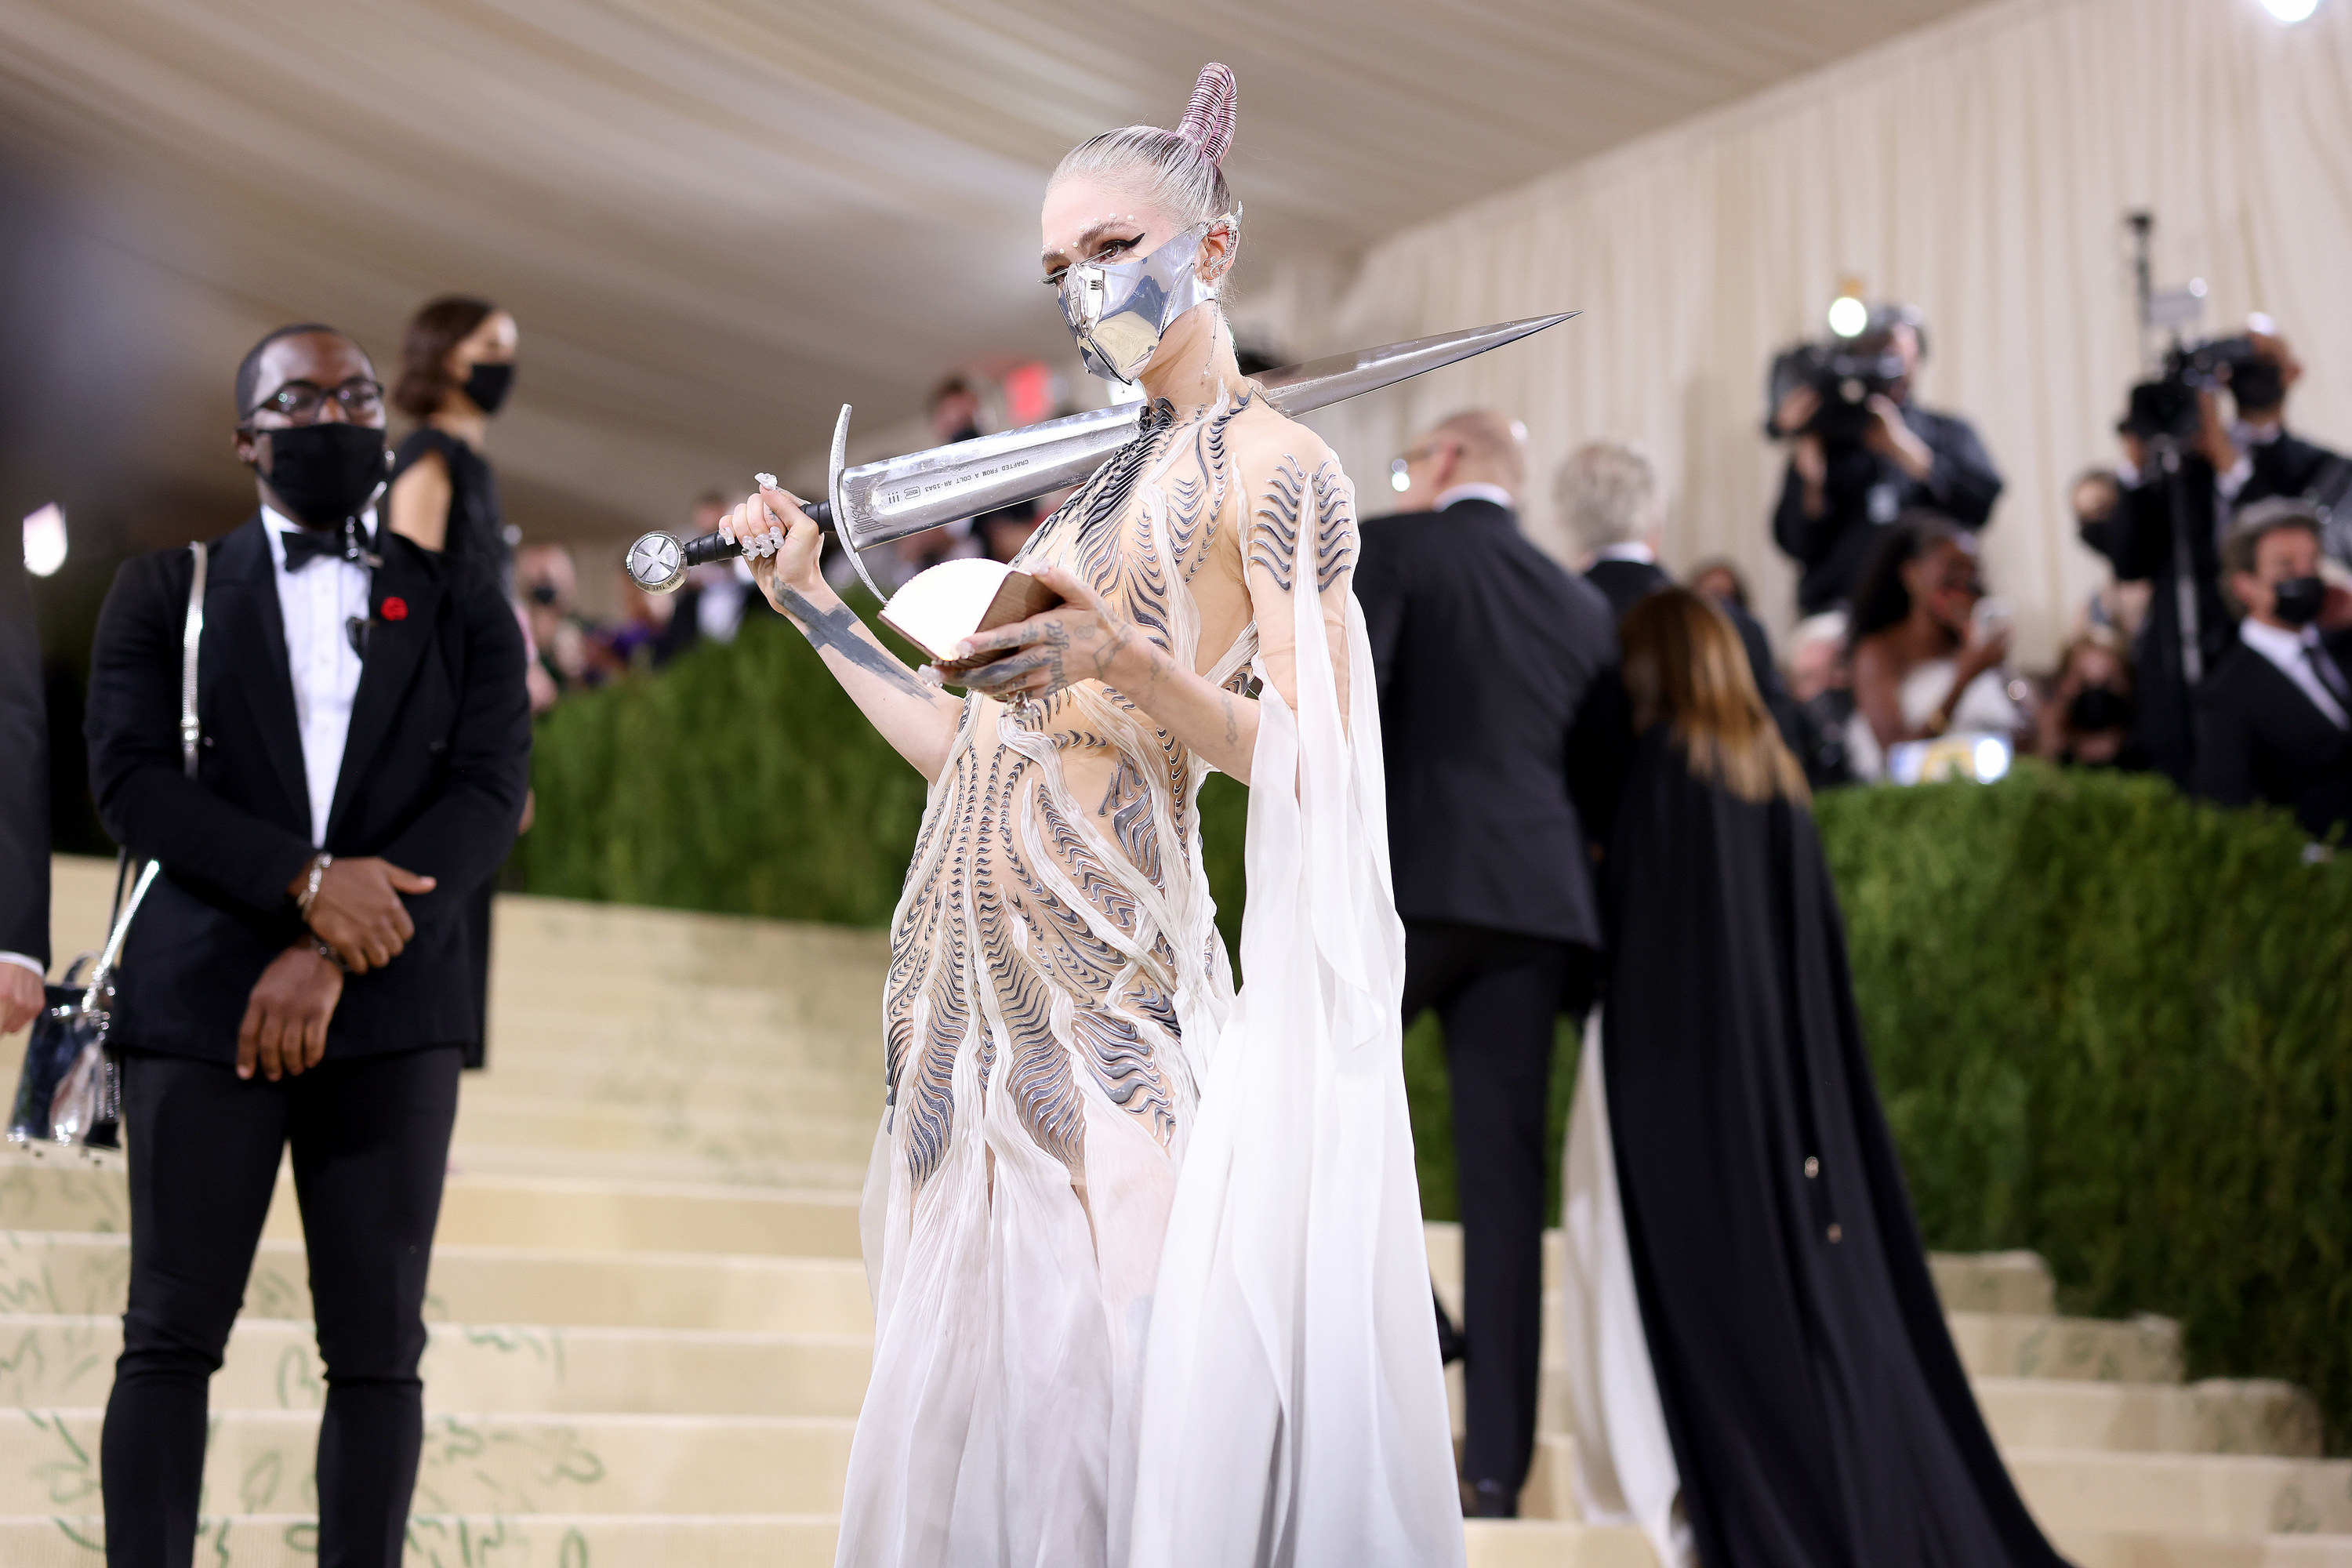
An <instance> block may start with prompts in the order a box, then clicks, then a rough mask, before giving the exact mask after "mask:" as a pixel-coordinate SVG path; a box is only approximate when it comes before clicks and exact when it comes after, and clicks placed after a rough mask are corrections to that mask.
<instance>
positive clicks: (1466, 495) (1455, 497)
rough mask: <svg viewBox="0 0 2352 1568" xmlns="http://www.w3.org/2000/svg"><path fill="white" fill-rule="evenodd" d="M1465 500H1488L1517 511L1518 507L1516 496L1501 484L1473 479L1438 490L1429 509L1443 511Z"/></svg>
mask: <svg viewBox="0 0 2352 1568" xmlns="http://www.w3.org/2000/svg"><path fill="white" fill-rule="evenodd" d="M1465 500H1490V501H1493V502H1494V503H1495V504H1496V506H1498V507H1501V508H1502V509H1503V510H1505V511H1517V510H1518V507H1519V501H1518V498H1517V496H1514V495H1513V494H1511V492H1510V491H1508V490H1507V489H1504V488H1503V487H1502V486H1500V485H1487V484H1479V483H1476V482H1475V481H1474V482H1472V483H1470V484H1466V485H1455V486H1454V487H1452V488H1451V489H1442V490H1440V491H1438V492H1437V503H1436V504H1435V505H1434V506H1432V507H1431V508H1430V509H1429V510H1432V511H1444V510H1445V509H1446V508H1447V507H1449V506H1454V505H1456V504H1458V503H1460V502H1462V501H1465Z"/></svg>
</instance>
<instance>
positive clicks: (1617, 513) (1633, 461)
mask: <svg viewBox="0 0 2352 1568" xmlns="http://www.w3.org/2000/svg"><path fill="white" fill-rule="evenodd" d="M1552 494H1553V497H1554V499H1555V500H1558V501H1559V520H1560V521H1561V522H1562V523H1563V524H1564V525H1566V527H1567V529H1568V534H1569V537H1570V539H1573V540H1574V541H1576V542H1577V543H1578V544H1580V545H1581V546H1582V547H1583V548H1585V549H1587V550H1606V549H1607V548H1608V547H1609V546H1611V545H1612V544H1631V543H1633V542H1635V541H1637V540H1641V539H1646V538H1648V537H1649V536H1650V535H1652V534H1654V533H1655V532H1656V531H1658V529H1659V527H1660V525H1661V524H1662V523H1663V522H1664V517H1665V509H1664V498H1663V497H1661V496H1660V495H1659V493H1658V471H1657V469H1655V468H1652V467H1651V466H1650V459H1649V458H1645V457H1643V455H1642V453H1641V451H1640V450H1639V448H1637V447H1629V446H1627V445H1626V444H1625V443H1624V442H1622V441H1593V442H1589V443H1587V444H1586V445H1584V446H1582V447H1578V448H1577V449H1576V450H1575V451H1573V452H1571V453H1570V454H1569V456H1568V460H1567V461H1566V462H1564V463H1562V464H1560V466H1559V473H1558V474H1557V475H1556V476H1555V477H1554V478H1553V479H1552Z"/></svg>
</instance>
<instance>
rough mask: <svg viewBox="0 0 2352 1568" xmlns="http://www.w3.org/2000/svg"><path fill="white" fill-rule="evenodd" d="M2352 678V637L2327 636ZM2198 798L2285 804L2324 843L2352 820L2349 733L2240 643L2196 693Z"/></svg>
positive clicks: (2339, 664) (2338, 663)
mask: <svg viewBox="0 0 2352 1568" xmlns="http://www.w3.org/2000/svg"><path fill="white" fill-rule="evenodd" d="M2326 647H2327V651H2328V653H2329V655H2330V656H2331V657H2332V658H2334V659H2335V660H2336V668H2339V669H2342V670H2345V671H2346V672H2347V673H2352V632H2337V633H2336V634H2335V635H2334V636H2332V637H2327V638H2326ZM2196 784H2197V793H2198V794H2199V795H2204V796H2206V797H2207V798H2209V799H2210V800H2213V801H2215V802H2218V803H2219V804H2221V805H2252V804H2253V803H2254V802H2256V801H2266V802H2268V803H2269V804H2271V805H2283V806H2286V807H2287V808H2289V809H2290V810H2292V811H2293V812H2294V819H2295V820H2296V821H2297V822H2299V823H2301V824H2302V825H2303V830H2304V831H2305V833H2308V834H2310V835H2311V836H2312V837H2314V838H2325V837H2327V830H2328V829H2329V828H2331V827H2333V826H2336V825H2337V824H2338V823H2352V731H2344V730H2339V729H2337V728H2336V725H2335V723H2334V722H2333V721H2331V720H2329V718H2328V717H2327V715H2326V714H2325V713H2323V712H2321V711H2320V710H2319V709H2318V708H2317V707H2316V706H2315V704H2314V703H2313V702H2312V700H2311V699H2310V698H2308V697H2306V696H2305V695H2304V694H2303V689H2302V688H2301V687H2299V686H2297V685H2296V684H2295V683H2294V681H2293V680H2290V679H2287V675H2286V672H2285V671H2284V670H2282V669H2281V668H2279V667H2278V666H2276V665H2274V664H2273V663H2272V662H2271V661H2270V660H2269V659H2267V658H2263V656H2262V655H2261V654H2259V653H2257V652H2255V651H2254V650H2253V649H2252V648H2250V647H2246V646H2245V645H2244V644H2243V643H2240V644H2238V645H2237V646H2236V647H2232V648H2231V650H2230V651H2229V653H2228V654H2227V655H2225V656H2224V657H2223V658H2222V659H2221V663H2220V664H2219V665H2217V666H2215V667H2214V668H2213V671H2212V673H2210V675H2208V676H2207V677H2206V678H2205V684H2204V685H2203V686H2201V687H2200V688H2199V689H2198V691H2197V775H2196Z"/></svg>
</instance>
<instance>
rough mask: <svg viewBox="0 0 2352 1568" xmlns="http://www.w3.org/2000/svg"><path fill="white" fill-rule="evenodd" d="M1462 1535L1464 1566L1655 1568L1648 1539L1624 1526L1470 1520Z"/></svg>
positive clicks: (1550, 1521) (1483, 1567) (1655, 1557)
mask: <svg viewBox="0 0 2352 1568" xmlns="http://www.w3.org/2000/svg"><path fill="white" fill-rule="evenodd" d="M1462 1533H1463V1534H1464V1535H1465V1537H1466V1538H1467V1542H1468V1545H1469V1548H1470V1568H1657V1562H1658V1559H1657V1554H1656V1553H1655V1552H1652V1551H1651V1550H1650V1540H1649V1537H1647V1536H1645V1535H1643V1533H1642V1532H1641V1531H1638V1530H1634V1529H1632V1528H1630V1527H1604V1526H1595V1525H1589V1524H1574V1523H1569V1522H1566V1521H1555V1520H1532V1519H1512V1520H1501V1519H1474V1520H1470V1521H1466V1522H1465V1524H1464V1526H1463V1531H1462Z"/></svg>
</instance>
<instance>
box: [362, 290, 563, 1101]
mask: <svg viewBox="0 0 2352 1568" xmlns="http://www.w3.org/2000/svg"><path fill="white" fill-rule="evenodd" d="M518 338H519V334H518V332H517V331H516V328H515V319H514V318H513V317H512V316H510V315H509V314H508V313H507V312H506V311H504V310H499V308H498V307H497V306H495V305H493V304H491V303H490V302H489V301H488V300H472V299H467V298H465V297H464V296H462V295H450V296H447V297H446V298H443V299H439V300H434V301H433V302H432V303H430V304H428V305H426V306H425V308H424V309H423V310H419V311H417V312H416V314H415V316H414V317H412V318H410V320H409V323H408V330H407V331H406V332H405V333H404V334H403V335H402V337H401V342H400V380H399V381H398V382H397V383H396V384H394V387H393V392H392V401H393V405H394V407H396V408H398V409H399V410H400V411H401V412H402V413H403V414H405V415H407V416H409V417H410V418H412V419H414V420H415V421H416V422H417V426H416V428H415V430H413V431H411V432H410V433H409V435H408V437H407V439H405V440H404V441H403V442H401V444H400V446H399V447H398V449H397V450H395V451H394V453H393V458H392V488H391V491H390V493H389V495H388V497H387V510H388V511H389V513H390V515H391V525H392V531H394V533H397V534H401V535H403V536H404V537H405V538H408V539H412V540H415V542H417V543H418V544H421V545H423V546H424V547H425V549H427V550H431V551H436V552H439V553H441V554H442V555H444V556H445V557H446V558H447V559H448V560H449V561H450V562H452V563H456V562H459V561H471V562H476V563H479V564H480V565H481V566H483V567H484V568H486V569H487V570H488V572H489V573H490V574H491V575H493V576H495V577H496V578H497V579H498V580H499V587H500V589H501V590H503V591H504V592H505V594H506V595H507V597H508V598H509V599H512V598H513V597H514V547H515V539H516V537H517V535H516V533H515V532H514V531H510V530H509V528H508V526H507V520H506V514H505V512H504V511H503V510H501V509H500V507H499V480H498V476H497V475H496V474H495V473H493V472H491V470H490V465H489V463H488V461H487V460H486V459H485V458H483V456H482V437H484V435H486V434H487V433H488V426H489V422H490V416H492V415H494V414H496V413H497V412H498V411H499V406H500V405H502V404H504V403H505V402H506V398H507V393H508V391H509V389H510V388H511V387H512V386H513V385H514V370H515V348H516V344H517V341H518ZM525 636H526V637H528V636H529V630H528V627H526V629H525ZM534 706H537V704H536V703H534ZM523 814H524V820H525V821H526V822H528V821H529V819H530V805H528V804H527V803H526V805H524V807H523ZM496 890H497V882H496V879H492V880H490V881H487V882H484V883H483V884H482V885H481V886H480V887H479V888H478V889H475V890H474V892H473V893H472V894H471V895H470V897H469V899H468V900H467V940H468V942H470V943H471V946H472V952H473V955H474V1016H475V1019H476V1028H475V1034H474V1038H473V1040H472V1042H471V1043H470V1044H469V1045H468V1046H467V1048H466V1065H467V1067H470V1068H478V1067H480V1066H481V1065H482V1061H483V1051H484V1043H485V1040H486V1038H487V1036H488V1023H489V995H490V991H489V987H490V968H489V966H490V900H491V895H492V894H493V893H495V892H496Z"/></svg>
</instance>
